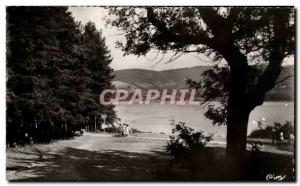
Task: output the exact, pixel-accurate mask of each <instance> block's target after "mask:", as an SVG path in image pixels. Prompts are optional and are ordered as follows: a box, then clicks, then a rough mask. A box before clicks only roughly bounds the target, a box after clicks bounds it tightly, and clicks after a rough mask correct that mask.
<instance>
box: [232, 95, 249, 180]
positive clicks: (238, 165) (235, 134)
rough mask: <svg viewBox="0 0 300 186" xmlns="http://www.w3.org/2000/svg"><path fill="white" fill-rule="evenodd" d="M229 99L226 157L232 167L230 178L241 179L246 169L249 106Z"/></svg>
mask: <svg viewBox="0 0 300 186" xmlns="http://www.w3.org/2000/svg"><path fill="white" fill-rule="evenodd" d="M234 103H235V101H233V100H232V99H229V103H228V116H227V147H226V157H227V161H228V165H229V167H230V170H229V171H230V178H231V179H240V178H241V176H242V171H243V167H244V158H245V152H246V144H247V127H248V120H249V114H250V112H251V111H249V110H248V108H247V104H246V103H245V104H242V103H239V104H234Z"/></svg>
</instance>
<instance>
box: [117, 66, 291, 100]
mask: <svg viewBox="0 0 300 186" xmlns="http://www.w3.org/2000/svg"><path fill="white" fill-rule="evenodd" d="M209 68H211V67H209V66H196V67H191V68H181V69H172V70H164V71H154V70H144V69H126V70H116V71H114V75H115V76H116V77H115V79H114V84H115V86H116V87H117V88H125V89H130V90H132V89H134V88H141V89H150V88H156V89H162V88H185V87H187V85H186V84H185V79H186V78H191V79H193V80H200V79H201V74H202V73H203V72H204V71H205V70H208V69H209ZM288 75H294V66H285V67H284V69H283V70H282V73H281V74H280V77H279V80H280V79H282V78H284V77H286V76H288ZM293 80H294V77H292V78H289V79H288V80H286V81H284V82H282V83H279V84H277V85H276V86H275V87H274V88H273V89H272V90H271V91H269V92H268V93H267V96H266V100H268V101H289V100H293V97H294V95H293V92H294V81H293ZM126 87H127V88H126Z"/></svg>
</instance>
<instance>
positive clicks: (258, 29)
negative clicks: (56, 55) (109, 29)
mask: <svg viewBox="0 0 300 186" xmlns="http://www.w3.org/2000/svg"><path fill="white" fill-rule="evenodd" d="M110 14H111V15H114V16H116V17H117V18H115V17H114V18H113V19H111V20H107V22H108V23H109V24H111V25H112V26H115V27H117V28H119V29H120V30H121V31H123V32H124V35H125V38H126V40H125V41H119V42H117V47H119V48H121V49H122V50H123V52H124V55H129V54H134V55H138V56H139V55H146V54H147V53H149V52H150V51H151V50H157V51H158V53H159V52H160V53H162V54H163V53H166V52H169V51H171V52H173V53H174V56H175V57H173V59H176V57H180V56H181V55H185V54H189V53H196V54H204V55H206V56H207V57H209V58H210V59H211V60H212V61H213V63H215V66H216V68H214V70H209V71H207V72H205V73H204V74H203V80H202V81H201V82H198V83H197V82H192V80H189V81H188V84H190V85H192V84H193V85H192V86H193V87H194V88H195V87H196V88H199V89H200V88H201V89H204V92H203V94H202V96H203V97H204V99H205V102H207V101H211V100H218V101H219V102H220V103H221V106H214V105H213V104H210V105H209V106H208V107H207V113H206V116H207V117H208V118H209V119H212V120H213V121H214V123H215V124H225V123H226V117H227V114H226V112H227V111H226V110H228V109H227V107H228V105H227V103H228V99H227V98H228V96H229V94H232V96H233V95H236V94H239V95H240V96H239V95H236V96H235V97H236V98H238V97H241V98H242V99H243V100H237V102H240V103H244V104H245V105H247V106H246V107H247V108H246V109H247V110H252V109H253V108H254V107H256V106H257V105H261V104H262V103H263V101H264V97H265V93H266V92H268V91H269V90H270V89H272V88H273V87H274V85H275V84H276V79H277V78H278V76H279V74H280V71H281V65H282V62H283V60H284V59H285V58H287V57H290V56H292V55H293V54H294V49H295V34H294V33H295V24H294V10H293V9H292V8H290V7H114V8H111V9H110ZM171 60H172V59H171ZM220 62H221V63H220ZM224 63H227V65H226V66H224ZM220 67H221V68H220ZM212 82H213V83H212ZM200 85H201V86H200ZM233 89H237V90H233ZM237 104H238V103H237Z"/></svg>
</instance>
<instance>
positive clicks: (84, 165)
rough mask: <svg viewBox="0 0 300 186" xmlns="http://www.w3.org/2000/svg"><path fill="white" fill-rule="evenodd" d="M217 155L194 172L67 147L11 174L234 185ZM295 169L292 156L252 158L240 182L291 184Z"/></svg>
mask: <svg viewBox="0 0 300 186" xmlns="http://www.w3.org/2000/svg"><path fill="white" fill-rule="evenodd" d="M214 154H215V155H214V160H213V163H212V162H210V163H209V162H197V161H196V160H193V161H191V162H192V165H193V166H192V168H191V167H184V166H174V165H173V164H172V158H171V156H170V155H169V154H168V153H166V152H162V151H155V150H153V151H149V152H147V153H137V152H127V151H121V150H106V151H105V150H101V151H91V150H85V149H76V148H71V147H66V148H64V149H63V150H60V151H58V153H57V154H51V153H43V154H42V155H41V154H38V153H33V154H31V155H32V157H34V158H26V159H25V158H24V159H19V161H20V162H21V161H23V162H26V163H27V165H28V164H29V165H32V166H31V167H28V166H24V167H22V166H20V165H16V166H12V167H8V168H7V170H16V171H21V172H22V174H23V175H26V177H22V178H21V179H20V181H230V180H228V179H226V178H227V176H228V173H230V165H225V164H224V161H223V160H224V155H225V153H224V148H214ZM16 159H18V158H16ZM293 167H294V165H293V158H292V157H291V156H282V155H276V154H271V153H263V152H259V153H257V154H248V155H247V166H246V169H245V177H243V178H241V179H240V180H239V181H242V180H244V181H245V180H252V181H265V177H266V175H267V174H275V175H277V174H281V175H282V174H284V175H287V180H294V179H295V178H294V177H293V176H294V172H293V171H292V169H293ZM285 181H286V180H285Z"/></svg>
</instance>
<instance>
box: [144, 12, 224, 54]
mask: <svg viewBox="0 0 300 186" xmlns="http://www.w3.org/2000/svg"><path fill="white" fill-rule="evenodd" d="M146 10H147V18H148V20H149V22H150V23H151V24H152V25H153V26H155V27H156V28H157V30H158V31H159V32H161V34H162V35H164V36H165V37H164V39H166V40H167V41H168V42H176V43H182V44H187V45H192V44H194V45H199V44H202V45H206V46H208V47H210V48H212V49H214V50H219V47H218V46H219V45H218V43H217V42H216V41H215V40H214V39H213V38H209V37H208V35H207V33H205V32H203V33H201V34H199V33H198V34H197V35H192V34H186V33H182V34H180V35H179V34H176V33H174V32H172V31H170V30H169V29H168V28H167V26H166V24H165V23H164V22H163V21H160V20H159V19H157V15H156V14H155V13H154V11H153V8H152V7H147V8H146Z"/></svg>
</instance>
